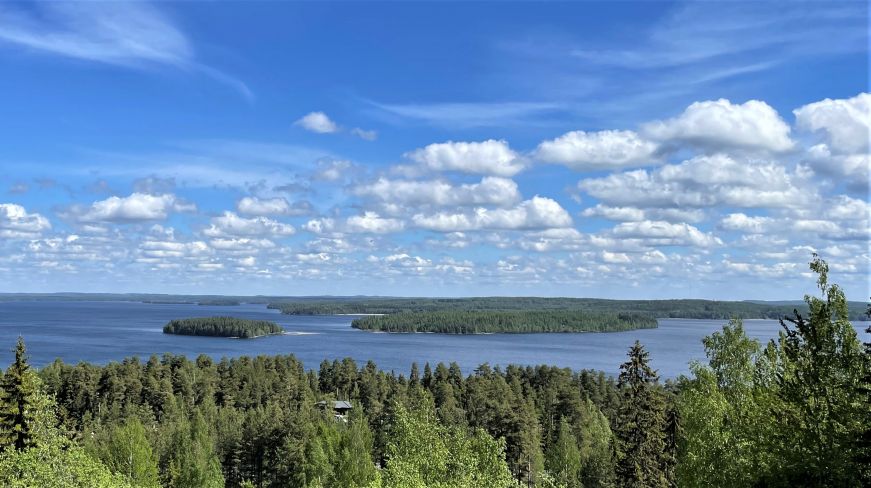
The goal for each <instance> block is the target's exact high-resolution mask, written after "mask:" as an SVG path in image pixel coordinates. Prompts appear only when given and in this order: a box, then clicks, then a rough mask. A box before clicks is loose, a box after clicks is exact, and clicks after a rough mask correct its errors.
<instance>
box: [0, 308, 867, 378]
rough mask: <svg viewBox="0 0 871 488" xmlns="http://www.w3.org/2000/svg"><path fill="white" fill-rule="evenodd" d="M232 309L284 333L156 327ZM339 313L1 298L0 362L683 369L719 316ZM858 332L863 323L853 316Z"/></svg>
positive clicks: (773, 330)
mask: <svg viewBox="0 0 871 488" xmlns="http://www.w3.org/2000/svg"><path fill="white" fill-rule="evenodd" d="M214 315H232V316H235V317H244V318H251V319H266V320H272V321H275V322H277V323H279V324H281V325H282V326H283V327H284V328H285V330H287V331H288V332H290V333H291V334H290V335H283V336H270V337H262V338H258V339H249V340H240V339H226V338H216V337H215V338H213V337H189V336H177V335H167V334H163V332H162V328H163V325H164V324H165V323H166V322H167V321H169V320H170V319H176V318H186V317H207V316H214ZM351 320H352V317H347V316H294V315H282V314H281V313H279V312H278V311H276V310H269V309H267V308H266V307H265V306H264V305H256V304H243V305H240V306H200V305H193V304H148V303H138V302H75V301H71V302H63V301H51V302H5V303H0V364H2V365H4V366H5V365H8V364H9V362H10V361H11V360H12V357H13V353H12V351H13V349H14V346H15V341H16V339H17V337H18V336H19V335H21V336H23V337H24V339H25V341H26V343H27V349H28V353H29V356H30V361H31V363H32V364H34V365H36V366H42V365H45V364H47V363H50V362H52V361H54V359H55V358H58V357H59V358H61V359H63V360H64V361H65V362H68V363H76V362H79V361H88V362H92V363H98V364H105V363H108V362H110V361H118V360H121V359H123V358H125V357H128V356H139V357H140V358H147V357H148V356H150V355H152V354H158V355H159V354H163V353H165V352H169V353H174V354H184V355H187V356H188V357H190V358H191V359H193V358H195V357H196V356H197V355H199V354H208V355H210V356H212V357H214V358H216V359H219V358H221V357H223V356H228V357H235V356H242V355H251V356H255V355H260V354H294V355H295V356H296V357H297V358H299V359H300V360H302V361H303V362H304V364H305V365H306V367H308V368H317V367H318V365H319V364H320V362H321V361H322V360H323V359H331V360H332V359H341V358H345V357H352V358H354V359H355V360H356V361H358V362H359V363H360V364H361V365H362V364H363V363H365V362H366V361H367V360H370V359H371V360H373V361H375V363H376V364H377V365H378V366H379V367H380V368H381V369H384V370H394V371H397V372H402V373H407V372H408V370H409V368H410V367H411V363H412V362H417V363H419V364H420V365H421V367H422V366H423V364H424V363H425V362H427V361H428V362H430V363H431V364H435V363H438V362H445V363H448V362H452V361H455V362H457V363H458V364H459V365H460V367H461V368H462V369H463V371H464V372H466V373H469V372H471V371H472V370H474V369H475V368H476V367H477V366H478V365H480V364H481V363H485V362H487V363H490V364H491V365H507V364H524V365H537V364H548V365H556V366H561V367H570V368H573V369H581V368H590V369H597V370H602V371H605V372H607V373H611V374H616V372H617V368H618V366H619V365H620V363H622V362H623V361H624V360H625V358H626V351H627V350H628V348H629V346H631V345H632V344H633V343H634V342H635V340H636V339H638V340H640V341H641V342H642V343H643V344H644V345H645V347H646V348H647V350H648V351H650V357H651V361H652V364H653V366H654V367H655V368H657V369H658V370H659V372H660V375H661V376H662V377H663V378H674V377H676V376H678V375H680V374H682V373H687V372H688V363H689V361H691V360H693V359H704V351H703V349H702V344H701V339H702V338H703V337H704V336H706V335H709V334H710V333H712V332H714V331H716V330H719V329H720V328H721V327H722V326H723V324H724V323H726V321H725V320H680V319H663V320H660V321H659V328H657V329H646V330H636V331H628V332H611V333H585V334H490V335H444V334H384V333H372V332H363V331H359V330H357V329H352V328H351V327H350V324H351ZM744 325H745V329H746V331H747V333H748V334H749V335H750V336H752V337H755V338H757V339H760V340H761V341H763V342H765V341H768V339H771V338H773V337H776V336H777V333H778V331H779V330H780V325H779V324H778V323H777V322H776V321H773V320H746V321H745V322H744ZM854 325H855V326H856V328H857V330H859V331H860V337H861V338H862V340H864V341H867V340H868V339H869V337H868V334H866V333H865V332H864V329H865V328H866V327H867V326H868V323H867V322H855V323H854Z"/></svg>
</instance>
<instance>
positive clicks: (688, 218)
mask: <svg viewBox="0 0 871 488" xmlns="http://www.w3.org/2000/svg"><path fill="white" fill-rule="evenodd" d="M581 215H582V216H584V217H601V218H604V219H608V220H614V221H618V222H638V221H641V220H651V219H653V220H666V221H669V222H674V221H680V222H690V223H692V222H701V221H702V220H704V218H705V212H704V211H703V210H701V209H697V208H690V209H683V208H638V207H611V206H608V205H602V204H601V203H599V204H596V205H595V206H594V207H588V208H585V209H584V211H583V212H581Z"/></svg>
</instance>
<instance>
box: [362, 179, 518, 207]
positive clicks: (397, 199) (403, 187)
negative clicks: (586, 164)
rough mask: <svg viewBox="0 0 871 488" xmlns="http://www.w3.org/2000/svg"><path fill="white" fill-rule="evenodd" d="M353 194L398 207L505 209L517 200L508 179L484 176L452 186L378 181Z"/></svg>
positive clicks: (441, 183)
mask: <svg viewBox="0 0 871 488" xmlns="http://www.w3.org/2000/svg"><path fill="white" fill-rule="evenodd" d="M353 192H354V194H356V195H359V196H365V197H369V198H372V199H376V200H381V201H385V202H390V203H394V204H400V205H435V206H466V205H497V206H509V205H513V204H515V203H517V202H518V201H519V200H520V192H519V191H518V190H517V183H515V182H514V181H513V180H510V179H508V178H500V177H497V176H485V177H484V178H482V179H481V182H480V183H472V184H463V185H458V186H454V185H452V184H450V183H448V182H446V181H443V180H434V181H407V180H390V179H387V178H379V179H378V180H377V181H375V182H374V183H370V184H367V185H362V186H359V187H357V188H355V189H354V190H353Z"/></svg>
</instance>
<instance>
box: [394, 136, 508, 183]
mask: <svg viewBox="0 0 871 488" xmlns="http://www.w3.org/2000/svg"><path fill="white" fill-rule="evenodd" d="M405 156H406V157H407V158H409V159H411V160H412V161H415V162H417V163H419V164H421V165H423V166H425V167H427V168H429V169H431V170H434V171H459V172H461V173H473V174H489V175H495V176H506V177H509V176H514V175H515V174H517V173H519V172H520V171H522V170H523V168H524V164H523V161H522V160H521V158H520V155H519V154H517V153H516V152H514V151H513V150H512V149H511V148H510V147H508V143H507V142H505V141H504V140H498V141H497V140H495V139H490V140H486V141H482V142H453V141H448V142H443V143H437V144H430V145H428V146H426V147H424V148H421V149H416V150H414V151H412V152H409V153H407V154H406V155H405Z"/></svg>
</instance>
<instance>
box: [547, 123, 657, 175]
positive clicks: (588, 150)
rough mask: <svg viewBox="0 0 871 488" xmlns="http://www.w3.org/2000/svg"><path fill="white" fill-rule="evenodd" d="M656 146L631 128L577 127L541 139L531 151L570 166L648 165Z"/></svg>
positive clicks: (653, 158) (576, 167)
mask: <svg viewBox="0 0 871 488" xmlns="http://www.w3.org/2000/svg"><path fill="white" fill-rule="evenodd" d="M656 150H657V144H656V143H654V142H651V141H647V140H645V139H643V138H641V137H639V135H638V134H636V133H635V132H633V131H628V130H605V131H600V132H584V131H581V130H578V131H573V132H569V133H566V134H563V135H562V136H560V137H557V138H556V139H553V140H549V141H544V142H542V143H541V144H539V145H538V148H537V149H536V150H535V153H534V155H535V157H536V158H537V159H538V160H541V161H544V162H546V163H556V164H562V165H565V166H568V167H569V168H572V169H574V170H601V169H612V168H625V167H628V166H643V165H649V164H651V163H654V162H656V159H657V157H656Z"/></svg>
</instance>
